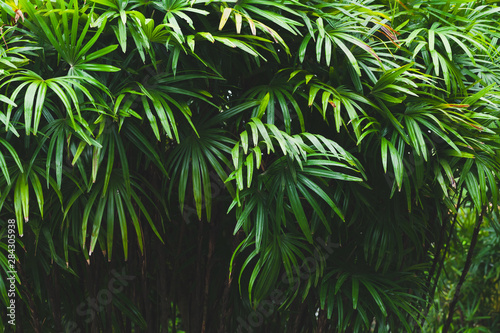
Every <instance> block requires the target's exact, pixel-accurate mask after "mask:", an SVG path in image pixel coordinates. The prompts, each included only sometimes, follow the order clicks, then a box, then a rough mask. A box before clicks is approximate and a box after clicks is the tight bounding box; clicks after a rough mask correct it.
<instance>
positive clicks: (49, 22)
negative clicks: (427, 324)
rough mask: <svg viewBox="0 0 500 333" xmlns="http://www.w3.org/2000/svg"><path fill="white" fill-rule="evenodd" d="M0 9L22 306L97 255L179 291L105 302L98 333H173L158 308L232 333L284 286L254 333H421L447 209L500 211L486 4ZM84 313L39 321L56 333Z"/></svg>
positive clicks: (9, 204) (1, 162)
mask: <svg viewBox="0 0 500 333" xmlns="http://www.w3.org/2000/svg"><path fill="white" fill-rule="evenodd" d="M0 4H1V8H2V14H1V19H2V30H1V31H0V33H1V36H2V43H0V75H1V76H0V102H1V105H0V122H1V123H0V125H2V128H3V131H2V133H3V134H2V135H1V136H0V170H1V174H2V176H1V177H0V212H1V213H0V215H1V217H2V218H3V219H4V222H5V221H6V220H7V218H12V216H15V217H16V220H17V227H18V233H19V236H23V235H24V236H23V237H25V238H24V240H25V242H24V246H25V253H23V255H22V257H23V259H26V260H21V264H22V265H23V266H24V268H23V270H24V271H27V272H28V273H27V274H29V275H30V276H33V277H35V278H34V283H33V287H32V288H31V287H30V286H29V284H28V285H27V286H26V287H23V288H26V289H23V290H24V294H21V293H20V296H21V297H22V299H23V300H24V302H25V304H27V305H29V304H31V303H33V304H35V303H36V304H38V305H40V304H42V303H43V299H44V298H50V297H52V296H51V294H50V292H47V291H45V290H42V289H43V288H42V286H41V285H40V281H39V280H40V279H41V277H42V276H46V275H47V274H50V270H51V267H53V266H52V265H54V264H56V265H58V266H59V268H58V269H60V272H61V274H62V275H63V276H64V277H65V279H66V282H67V287H68V288H69V287H70V286H71V283H74V281H77V276H79V275H82V274H84V272H85V270H86V269H85V268H83V267H84V264H82V263H85V261H86V262H87V263H90V265H91V266H92V262H93V260H94V259H93V258H95V256H96V255H97V254H93V252H94V251H97V250H99V252H102V253H103V254H102V256H103V257H104V258H105V259H107V260H108V261H112V260H116V261H118V262H120V265H125V264H124V261H127V259H128V258H129V255H130V251H129V249H132V250H133V251H132V252H133V255H131V257H135V258H146V257H148V253H149V254H155V253H158V252H162V253H163V254H162V256H161V257H160V258H164V261H163V262H161V261H160V259H158V258H157V257H156V256H155V257H154V259H153V262H156V263H157V266H154V267H153V266H149V267H150V268H151V271H150V275H149V276H147V274H146V273H145V271H146V269H145V268H147V267H148V266H147V265H148V264H147V263H146V260H145V259H133V261H132V263H130V264H129V266H128V267H131V269H135V270H136V271H137V272H142V274H143V279H144V281H148V280H150V279H153V280H156V279H155V277H154V276H155V274H156V273H158V272H160V270H161V268H158V267H160V266H162V265H163V266H164V269H166V270H168V271H169V272H171V275H172V276H173V278H172V280H171V281H170V280H169V284H170V287H169V288H170V289H169V290H168V291H164V290H163V289H162V288H163V287H153V290H154V291H151V290H149V291H147V290H145V289H144V288H146V287H145V285H143V286H142V287H140V286H136V287H134V288H143V289H138V290H140V291H139V294H140V293H141V292H143V293H146V295H149V296H146V299H148V297H149V301H144V303H137V302H136V300H135V298H133V297H136V296H130V297H131V299H129V300H128V301H127V300H126V299H125V300H124V298H120V297H118V296H117V297H116V298H115V299H114V300H113V303H112V307H113V308H114V309H120V310H121V311H123V313H124V317H123V319H122V317H120V316H119V315H114V314H113V315H111V314H109V315H108V317H107V316H106V314H101V315H100V317H99V318H100V321H98V324H93V325H97V326H95V328H96V329H102V330H105V328H106V327H109V325H112V326H113V327H121V326H120V325H121V324H122V323H123V322H125V321H126V320H128V321H132V322H133V323H134V325H136V327H139V328H141V329H146V328H145V327H146V326H147V327H148V328H147V329H148V330H149V331H154V330H155V329H159V328H160V327H163V329H165V330H166V328H165V327H166V326H165V325H166V324H165V322H164V321H162V320H161V319H158V320H156V319H151V320H149V321H148V320H145V319H144V318H143V316H145V315H146V314H145V312H147V311H148V306H149V305H147V304H149V303H148V302H152V304H155V305H154V306H158V307H159V306H160V305H159V304H163V302H164V301H159V300H156V301H155V300H154V299H155V297H156V296H153V295H155V294H156V293H160V294H161V295H162V297H164V298H165V299H169V301H168V304H169V305H168V307H170V306H172V307H173V309H174V310H173V316H174V317H176V316H178V315H180V316H181V317H182V318H183V320H184V325H185V326H184V329H185V330H187V331H192V332H199V331H203V330H204V331H214V332H215V331H217V330H222V331H223V332H227V331H231V332H232V331H237V329H238V325H241V320H238V318H240V319H241V318H247V315H248V314H251V313H252V311H255V310H254V309H255V308H256V306H257V305H258V304H259V303H260V302H262V301H266V300H268V299H269V296H270V294H272V292H273V291H276V290H278V291H280V292H281V293H282V294H283V298H282V299H281V301H280V302H277V303H275V304H274V306H275V312H274V315H273V316H271V317H269V318H267V317H266V321H264V322H263V323H261V324H259V325H260V327H261V331H266V330H267V331H296V332H299V331H301V330H302V331H304V332H306V331H307V332H309V331H312V330H313V329H317V330H318V331H320V332H323V331H325V332H326V331H338V332H350V331H355V332H361V331H367V330H369V329H370V328H373V329H374V330H375V331H378V332H387V331H393V332H397V331H400V330H404V331H413V330H414V329H416V328H417V327H418V325H419V323H420V317H421V315H422V313H425V309H426V308H427V306H428V303H426V301H428V300H426V295H428V294H429V289H431V287H432V283H431V282H432V281H433V276H434V274H435V266H436V265H433V264H432V263H433V260H434V261H435V262H436V263H439V260H438V258H439V257H440V255H441V250H442V248H443V245H444V244H445V243H446V239H448V240H449V238H447V237H445V236H442V235H447V234H449V233H451V232H452V231H453V230H452V228H453V227H450V225H451V224H452V221H453V217H454V215H455V214H456V204H457V201H458V202H459V204H460V205H464V206H467V207H470V208H471V209H472V211H474V212H477V213H479V212H486V213H488V212H491V211H493V210H496V209H497V207H498V203H497V199H498V177H499V171H500V164H499V157H498V156H499V155H498V149H499V144H500V136H499V134H500V133H499V129H498V120H499V118H498V117H499V115H500V112H499V111H500V110H499V108H498V105H499V89H498V84H499V83H500V82H499V80H500V77H499V76H498V75H497V74H498V73H499V67H498V63H499V61H498V60H499V51H498V50H499V42H498V37H499V27H498V24H497V22H498V19H499V18H500V17H499V12H500V8H499V7H496V6H495V5H491V4H483V3H482V2H480V1H472V2H471V1H447V2H443V1H371V0H357V1H334V2H332V1H320V0H314V1H297V0H283V1H271V0H238V1H231V0H228V1H209V0H192V1H187V0H161V1H149V2H143V1H139V0H129V1H124V0H88V1H84V2H82V1H77V0H69V1H66V0H56V1H46V0H43V1H42V0H30V1H28V0H19V1H7V2H4V1H1V2H0ZM217 182H220V183H222V184H223V185H221V186H219V187H217V186H216V184H217ZM457 198H458V199H457ZM206 228H208V229H209V232H207V231H206V230H207V229H206ZM129 232H133V236H132V237H130V235H129ZM217 233H218V234H219V236H220V237H217V236H216V235H215V234H217ZM185 234H187V236H184V235H185ZM440 235H441V236H440ZM0 237H5V232H3V233H2V234H1V235H0ZM184 237H185V238H184ZM186 239H187V240H186ZM26 240H29V242H28V243H26ZM325 242H326V244H328V243H330V244H331V243H335V244H338V246H337V247H336V248H335V250H334V251H333V254H330V253H329V252H328V251H327V249H328V247H327V248H326V249H325V247H321V246H320V244H324V243H325ZM20 244H21V243H20ZM178 244H179V245H178ZM193 244H195V245H193ZM117 247H122V250H121V251H119V252H117V251H116V248H117ZM181 249H182V251H181ZM214 251H215V252H214ZM2 253H4V252H2ZM35 253H37V258H38V259H37V260H38V261H33V257H34V256H35ZM181 253H182V254H181ZM214 253H215V254H214ZM317 253H319V254H320V255H319V256H317V255H315V254H317ZM327 254H328V255H327ZM99 256H101V255H100V254H99ZM141 256H142V257H141ZM215 257H217V259H216V260H215V259H214V258H215ZM311 257H314V258H316V259H315V262H316V265H315V267H313V268H311V267H308V268H307V267H304V265H303V263H304V262H308V259H310V258H311ZM29 258H31V259H29ZM165 258H166V259H165ZM205 258H207V259H205ZM0 259H1V262H2V267H4V269H6V266H5V257H4V256H3V254H2V256H1V257H0ZM155 260H158V261H155ZM96 261H97V262H99V259H96ZM27 262H29V263H30V264H29V265H28V264H26V263H27ZM220 262H222V264H221V263H220ZM98 265H100V264H98ZM103 265H104V264H103ZM149 265H151V264H149ZM213 265H219V266H217V267H218V268H220V269H219V270H215V269H212V267H213ZM100 267H101V266H100ZM102 267H103V268H102V269H107V268H105V267H108V266H102ZM141 267H142V268H141ZM108 268H109V267H108ZM306 268H307V269H309V271H308V272H309V273H307V274H303V271H304V269H306ZM301 272H302V273H301ZM158 274H160V273H158ZM178 274H182V275H184V276H187V277H188V278H186V280H185V281H182V279H180V277H179V275H178ZM51 276H52V275H51ZM21 278H22V276H21ZM21 280H22V279H21ZM2 281H3V280H0V294H1V295H2V301H3V302H4V303H5V302H8V299H7V296H6V288H5V283H2ZM72 281H73V282H72ZM290 281H295V282H296V283H294V284H293V285H294V286H293V287H292V286H291V285H290V283H287V282H290ZM89 283H90V282H89ZM193 286H196V287H193ZM201 286H203V287H201ZM97 287H98V285H96V287H87V288H89V290H83V291H82V297H81V299H83V298H84V295H86V294H91V293H92V292H96V291H95V290H94V291H92V288H97ZM30 288H31V289H30ZM155 288H157V289H155ZM193 288H194V290H195V291H191V290H192V289H193ZM221 290H222V291H221ZM155 291H156V292H155ZM148 293H150V294H148ZM180 293H182V294H183V296H185V297H184V298H185V299H183V300H180V299H179V298H180V297H179V294H180ZM30 295H31V296H30ZM134 295H136V293H134ZM141 302H143V301H142V300H141ZM172 302H173V304H174V305H172ZM76 303H78V301H76V302H75V301H74V300H72V299H70V298H66V299H64V297H63V300H62V303H61V304H62V305H60V306H58V305H54V303H50V307H49V309H40V310H39V312H40V313H42V316H44V317H50V318H52V319H50V320H49V321H48V322H47V324H46V325H53V327H55V328H58V327H61V325H62V326H64V325H66V324H67V323H68V322H69V321H70V320H72V319H75V314H74V313H72V312H71V310H70V309H71V308H72V307H73V308H75V307H76V306H77V304H76ZM5 304H7V303H5ZM188 304H189V305H188ZM192 304H195V305H192ZM177 306H178V311H179V313H177V312H176V311H177ZM229 308H231V309H232V308H234V310H231V311H232V312H229ZM162 309H163V308H162ZM210 309H217V311H218V313H231V315H227V316H226V317H227V318H226V317H224V319H222V320H221V321H219V319H213V318H212V319H210V318H209V317H210V316H208V315H207V311H210ZM44 311H46V312H44ZM61 311H62V314H61ZM73 312H74V311H73ZM278 312H279V313H280V315H279V316H278V315H276V313H278ZM111 313H114V312H111ZM141 313H142V314H141ZM159 313H163V312H159ZM31 316H32V317H31V320H32V322H34V321H35V319H34V317H33V316H34V315H33V313H32V315H31ZM125 317H126V318H125ZM77 319H78V318H77ZM77 319H75V320H77ZM78 320H81V318H80V319H78ZM166 320H167V324H168V315H167V319H166ZM175 322H176V321H175V318H174V324H173V325H174V326H175ZM33 325H35V324H33ZM58 325H59V326H58ZM106 325H108V326H106ZM161 325H164V326H161Z"/></svg>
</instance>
